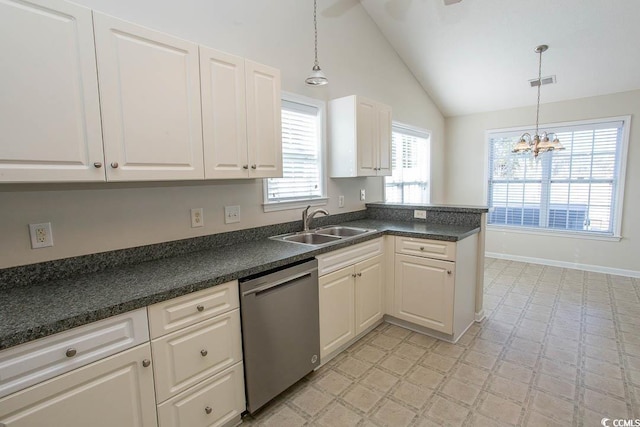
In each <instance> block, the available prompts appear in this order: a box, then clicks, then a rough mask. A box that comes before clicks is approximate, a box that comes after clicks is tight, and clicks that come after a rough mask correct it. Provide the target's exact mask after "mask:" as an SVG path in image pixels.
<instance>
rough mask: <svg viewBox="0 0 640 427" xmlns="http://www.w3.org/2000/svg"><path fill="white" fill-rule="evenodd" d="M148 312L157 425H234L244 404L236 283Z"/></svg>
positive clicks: (175, 300) (165, 303) (161, 304)
mask: <svg viewBox="0 0 640 427" xmlns="http://www.w3.org/2000/svg"><path fill="white" fill-rule="evenodd" d="M148 312H149V319H150V321H151V324H152V328H151V330H152V337H153V339H152V340H151V347H152V351H153V360H154V374H155V384H156V397H157V400H158V422H159V424H160V426H163V427H169V426H173V427H179V426H182V427H200V426H223V425H224V426H227V425H235V424H238V423H239V422H240V416H241V414H242V413H243V412H244V410H245V409H246V402H245V395H244V368H243V363H242V338H241V334H240V309H239V299H238V282H237V281H232V282H228V283H225V284H222V285H218V286H214V287H212V288H209V289H205V290H203V291H199V292H194V293H192V294H188V295H184V296H182V297H178V298H174V299H171V300H167V301H163V302H161V303H158V304H154V305H152V306H149V307H148ZM178 325H181V326H182V327H179V326H178ZM166 331H171V332H170V333H167V332H166Z"/></svg>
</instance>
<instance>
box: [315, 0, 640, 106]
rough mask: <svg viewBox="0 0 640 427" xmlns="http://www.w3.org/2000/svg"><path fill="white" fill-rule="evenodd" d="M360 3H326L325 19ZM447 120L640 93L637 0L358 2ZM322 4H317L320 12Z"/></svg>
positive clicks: (639, 12)
mask: <svg viewBox="0 0 640 427" xmlns="http://www.w3.org/2000/svg"><path fill="white" fill-rule="evenodd" d="M357 1H358V0H326V1H325V3H324V4H321V3H319V9H320V13H321V14H322V15H323V16H324V17H327V18H329V17H331V16H336V15H339V14H340V13H343V12H344V11H345V10H346V9H348V8H350V7H354V6H357ZM360 3H361V4H362V6H363V7H364V8H365V9H366V11H367V12H368V13H369V15H370V16H371V18H372V19H373V21H374V22H375V23H376V24H377V26H378V27H379V28H380V30H381V31H382V33H383V34H384V36H385V37H386V38H387V39H388V40H389V42H390V43H391V45H392V46H393V48H394V49H395V50H396V51H397V52H398V55H400V57H401V58H402V59H403V60H404V62H405V63H406V64H407V66H408V67H409V68H410V70H411V71H412V72H413V74H414V75H415V76H416V78H417V79H418V81H419V82H420V83H421V84H422V86H423V87H424V88H425V90H426V91H427V93H428V94H429V95H430V96H431V98H432V99H433V100H434V101H435V102H436V104H437V105H438V106H439V108H440V110H441V111H442V113H443V114H444V115H445V116H456V115H464V114H471V113H477V112H482V111H494V110H501V109H508V108H514V107H520V106H526V105H533V104H535V102H536V90H535V89H533V88H531V87H530V85H529V80H531V79H535V78H537V74H538V55H537V54H536V53H535V52H534V49H535V47H536V46H537V45H540V44H547V45H549V46H550V48H549V50H548V51H547V52H546V53H544V54H543V57H542V75H543V76H547V75H556V78H557V83H556V84H552V85H545V86H543V87H542V99H541V102H542V103H548V102H554V101H562V100H567V99H576V98H583V97H589V96H596V95H603V94H609V93H615V92H623V91H628V90H634V89H640V22H639V21H640V0H462V1H461V2H459V3H455V4H451V5H448V6H445V4H444V1H443V0H360ZM320 5H321V6H320Z"/></svg>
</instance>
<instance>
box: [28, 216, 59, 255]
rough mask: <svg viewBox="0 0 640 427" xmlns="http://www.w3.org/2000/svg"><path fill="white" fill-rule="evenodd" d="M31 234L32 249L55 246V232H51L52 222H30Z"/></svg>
mask: <svg viewBox="0 0 640 427" xmlns="http://www.w3.org/2000/svg"><path fill="white" fill-rule="evenodd" d="M29 234H30V235H31V249H39V248H47V247H49V246H53V234H52V233H51V223H50V222H45V223H42V224H29Z"/></svg>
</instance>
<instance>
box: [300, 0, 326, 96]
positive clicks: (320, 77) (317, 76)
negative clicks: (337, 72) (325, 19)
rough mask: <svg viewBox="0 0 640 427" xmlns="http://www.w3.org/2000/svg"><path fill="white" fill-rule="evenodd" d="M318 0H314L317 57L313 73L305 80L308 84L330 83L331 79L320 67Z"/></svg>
mask: <svg viewBox="0 0 640 427" xmlns="http://www.w3.org/2000/svg"><path fill="white" fill-rule="evenodd" d="M317 10H318V5H317V0H313V35H314V39H313V40H314V41H313V46H314V52H315V59H314V61H313V68H312V69H311V74H309V77H307V78H306V79H305V80H304V82H305V83H306V84H307V85H308V86H323V85H326V84H327V83H329V79H327V76H325V75H324V73H323V72H322V70H321V69H320V64H319V63H318V19H317Z"/></svg>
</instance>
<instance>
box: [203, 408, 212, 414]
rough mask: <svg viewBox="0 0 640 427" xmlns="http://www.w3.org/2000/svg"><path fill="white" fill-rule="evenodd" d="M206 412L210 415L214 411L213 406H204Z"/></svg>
mask: <svg viewBox="0 0 640 427" xmlns="http://www.w3.org/2000/svg"><path fill="white" fill-rule="evenodd" d="M204 412H205V414H207V415H209V414H210V413H211V412H213V409H212V408H211V406H207V407H206V408H204Z"/></svg>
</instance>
